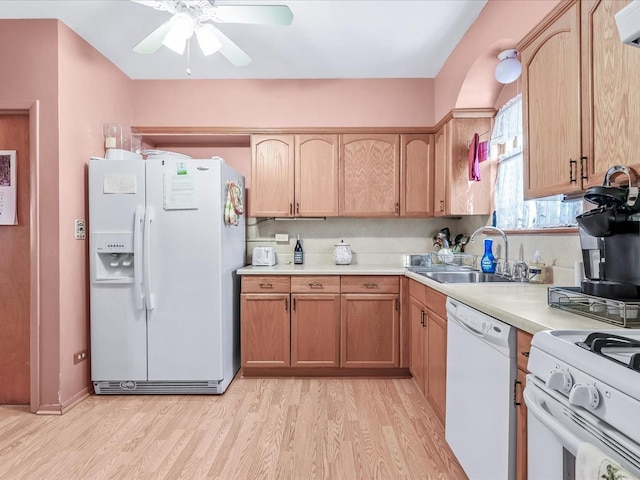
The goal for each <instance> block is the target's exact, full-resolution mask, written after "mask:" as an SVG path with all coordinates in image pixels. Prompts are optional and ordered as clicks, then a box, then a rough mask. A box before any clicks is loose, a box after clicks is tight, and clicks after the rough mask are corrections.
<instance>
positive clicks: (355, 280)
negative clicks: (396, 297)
mask: <svg viewBox="0 0 640 480" xmlns="http://www.w3.org/2000/svg"><path fill="white" fill-rule="evenodd" d="M340 288H341V290H342V293H400V278H398V277H387V276H374V275H353V276H343V277H341V278H340Z"/></svg>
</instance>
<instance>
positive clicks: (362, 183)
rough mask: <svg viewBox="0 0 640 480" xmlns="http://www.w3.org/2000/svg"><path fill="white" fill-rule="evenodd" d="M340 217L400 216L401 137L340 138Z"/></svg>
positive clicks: (350, 135) (351, 136) (365, 135)
mask: <svg viewBox="0 0 640 480" xmlns="http://www.w3.org/2000/svg"><path fill="white" fill-rule="evenodd" d="M340 215H341V216H343V217H397V216H399V215H400V140H399V135H393V134H344V135H340Z"/></svg>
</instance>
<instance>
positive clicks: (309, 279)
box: [291, 275, 340, 293]
mask: <svg viewBox="0 0 640 480" xmlns="http://www.w3.org/2000/svg"><path fill="white" fill-rule="evenodd" d="M291 293H340V277H339V276H338V275H331V276H330V275H317V276H306V275H305V276H297V275H296V276H293V277H291Z"/></svg>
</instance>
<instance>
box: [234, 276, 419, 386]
mask: <svg viewBox="0 0 640 480" xmlns="http://www.w3.org/2000/svg"><path fill="white" fill-rule="evenodd" d="M400 308H401V306H400V277H398V276H368V275H363V276H360V275H358V276H356V275H354V276H340V275H319V276H311V275H300V276H299V275H292V276H284V275H273V276H253V275H251V276H249V275H246V276H243V277H242V299H241V314H240V318H241V322H240V337H241V365H242V367H243V368H244V369H245V373H246V372H247V371H249V372H250V374H259V373H258V371H257V369H260V368H262V369H263V370H264V371H267V370H266V369H268V368H271V369H274V370H272V371H273V372H274V374H275V375H277V374H283V375H286V374H287V371H288V372H294V373H293V374H295V372H299V370H298V369H299V368H310V369H315V371H316V374H318V375H322V374H332V373H333V374H340V372H339V371H338V370H340V371H342V372H347V373H346V374H353V373H354V372H355V370H352V371H351V372H350V373H349V370H348V369H360V370H359V371H362V372H368V374H371V375H374V376H375V375H376V370H377V369H385V370H386V372H388V373H384V374H383V373H380V374H381V375H396V374H397V375H407V371H406V365H404V366H403V368H404V369H405V370H404V373H403V371H402V368H401V367H400ZM404 348H406V347H404ZM256 367H257V369H256ZM283 367H285V368H283ZM323 368H324V369H323ZM332 369H333V370H332ZM365 369H367V370H366V371H365ZM389 369H397V370H389ZM309 372H311V370H309ZM318 372H319V373H318ZM323 372H324V373H323ZM355 374H358V373H355ZM363 374H367V373H363Z"/></svg>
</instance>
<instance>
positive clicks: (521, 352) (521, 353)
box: [516, 330, 533, 372]
mask: <svg viewBox="0 0 640 480" xmlns="http://www.w3.org/2000/svg"><path fill="white" fill-rule="evenodd" d="M532 338H533V336H532V335H531V334H530V333H527V332H525V331H522V330H518V332H517V335H516V339H517V340H518V356H517V358H518V368H519V369H520V370H523V371H525V372H526V371H528V370H527V362H529V351H530V350H531V339H532Z"/></svg>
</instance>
